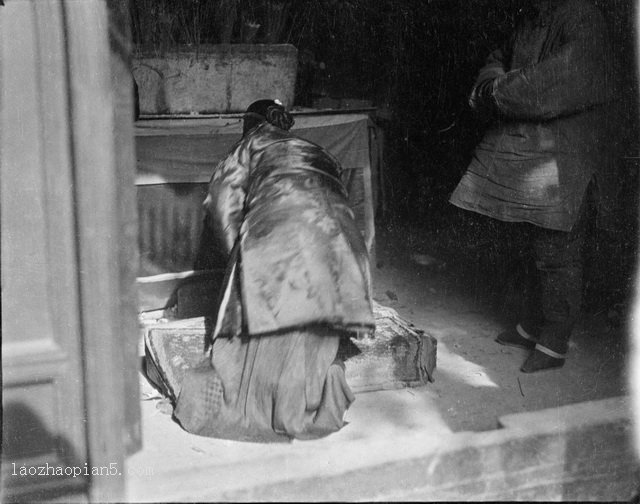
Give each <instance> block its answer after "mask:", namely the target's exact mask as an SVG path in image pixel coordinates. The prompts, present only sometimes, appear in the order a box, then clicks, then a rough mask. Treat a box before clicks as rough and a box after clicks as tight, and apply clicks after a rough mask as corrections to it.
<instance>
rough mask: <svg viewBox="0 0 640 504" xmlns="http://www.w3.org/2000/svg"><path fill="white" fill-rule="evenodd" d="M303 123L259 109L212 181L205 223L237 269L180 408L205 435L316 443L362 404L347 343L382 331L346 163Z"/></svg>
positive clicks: (265, 106) (268, 104)
mask: <svg viewBox="0 0 640 504" xmlns="http://www.w3.org/2000/svg"><path fill="white" fill-rule="evenodd" d="M292 125H293V118H292V116H291V115H290V114H289V113H288V112H287V111H286V110H285V109H284V107H283V106H282V105H281V104H279V103H278V102H276V101H273V100H260V101H257V102H255V103H253V104H251V105H250V106H249V108H248V109H247V111H246V113H245V115H244V124H243V137H242V139H241V140H240V141H239V142H238V143H237V144H236V145H235V147H233V149H232V150H231V152H230V154H229V155H228V156H227V158H226V159H224V160H223V161H222V162H221V163H220V164H219V165H218V166H217V167H216V169H215V171H214V173H213V177H212V178H211V182H210V185H209V194H208V196H207V198H206V200H205V202H204V208H205V212H206V219H205V222H206V223H207V225H209V226H210V227H211V231H212V233H213V236H214V238H215V240H216V242H217V245H218V247H219V249H220V250H221V251H222V252H223V253H224V254H225V255H226V257H227V258H228V266H227V275H226V279H225V282H224V286H223V294H222V296H221V303H220V307H219V311H218V317H217V321H216V327H215V330H214V333H213V344H212V349H211V359H210V362H207V363H206V365H204V366H202V367H200V368H196V369H194V370H192V371H190V372H189V373H188V374H187V376H186V377H185V379H184V381H183V384H182V388H181V391H180V394H179V397H178V399H177V402H176V409H175V417H176V419H177V420H178V421H179V422H180V423H181V425H182V426H183V427H184V428H185V429H186V430H187V431H189V432H192V433H195V434H200V435H205V436H214V437H222V438H228V439H240V440H254V441H277V440H283V439H284V440H286V439H290V438H300V439H308V438H316V437H320V436H325V435H327V434H329V433H331V432H334V431H337V430H339V429H340V428H341V427H342V426H343V416H344V413H345V412H346V410H347V408H348V407H349V405H350V404H351V402H352V401H353V400H354V396H353V394H352V392H351V389H350V388H349V385H348V384H347V382H346V380H345V373H344V371H345V368H344V364H343V362H342V361H341V360H340V359H339V358H338V348H339V346H343V348H347V347H345V346H344V345H345V344H346V345H347V346H348V345H349V344H351V345H352V348H354V347H355V346H353V344H352V343H350V340H349V337H350V336H353V335H354V334H356V333H358V332H371V331H373V330H374V324H375V323H374V318H373V311H372V305H371V293H370V273H369V262H368V256H367V251H366V248H365V245H364V242H363V239H362V236H361V234H360V232H359V230H358V228H357V227H356V224H355V221H354V216H353V213H352V211H351V209H350V208H349V206H348V203H347V194H346V191H345V189H344V187H343V185H342V183H341V181H340V175H341V171H342V168H341V167H340V164H339V163H338V162H337V160H336V159H335V158H334V157H333V156H331V155H330V154H329V153H327V152H326V151H325V150H323V149H322V148H321V147H319V146H318V145H315V144H313V143H311V142H308V141H306V140H302V139H300V138H297V137H296V136H294V135H292V134H291V133H289V132H288V130H289V128H290V127H291V126H292ZM341 353H342V352H341Z"/></svg>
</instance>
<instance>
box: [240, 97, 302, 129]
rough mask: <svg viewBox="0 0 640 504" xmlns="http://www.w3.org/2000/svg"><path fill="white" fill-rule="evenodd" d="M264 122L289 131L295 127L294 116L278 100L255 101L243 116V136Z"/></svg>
mask: <svg viewBox="0 0 640 504" xmlns="http://www.w3.org/2000/svg"><path fill="white" fill-rule="evenodd" d="M263 122H268V123H269V124H272V125H273V126H276V127H277V128H280V129H283V130H286V131H288V130H289V129H290V128H291V126H293V123H294V120H293V116H292V115H291V114H290V113H289V112H287V111H286V110H285V108H284V106H283V105H282V103H280V102H279V101H278V100H258V101H254V102H253V103H252V104H251V105H249V107H248V108H247V110H246V112H245V113H244V116H243V125H242V134H243V135H246V134H247V133H248V132H249V131H251V130H252V129H253V128H255V127H256V126H258V124H261V123H263Z"/></svg>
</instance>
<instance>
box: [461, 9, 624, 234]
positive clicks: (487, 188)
mask: <svg viewBox="0 0 640 504" xmlns="http://www.w3.org/2000/svg"><path fill="white" fill-rule="evenodd" d="M537 4H538V6H539V10H538V12H537V15H536V16H528V17H524V18H523V19H522V20H521V22H520V23H519V25H518V26H517V28H516V30H515V34H514V36H513V37H512V38H511V40H510V42H509V43H508V44H506V47H505V48H503V49H499V50H496V51H495V52H493V53H492V54H491V55H490V56H489V58H488V59H487V62H486V65H485V67H483V68H482V70H481V71H480V73H479V76H478V78H477V81H476V83H475V85H474V88H473V91H472V94H471V98H470V103H471V106H472V107H473V108H475V109H476V110H478V111H480V112H485V113H489V114H490V113H492V112H493V113H494V114H495V116H496V120H494V122H493V123H492V125H491V127H489V128H488V130H487V132H486V134H485V136H484V138H483V140H482V141H481V142H480V143H479V145H478V146H477V147H476V149H475V152H474V155H473V158H472V161H471V163H470V165H469V167H468V170H467V172H466V173H465V175H464V176H463V178H462V180H461V181H460V183H459V185H458V187H457V188H456V190H455V191H454V193H453V194H452V196H451V202H452V203H453V204H455V205H457V206H459V207H462V208H465V209H467V210H472V211H475V212H478V213H481V214H485V215H489V216H491V217H494V218H497V219H500V220H504V221H512V222H513V221H518V222H529V223H532V224H535V225H538V226H541V227H544V228H549V229H556V230H562V231H570V230H571V228H572V226H573V224H574V222H575V220H576V217H577V215H578V213H579V210H580V206H581V204H582V201H583V197H584V194H585V190H586V188H587V186H588V184H589V182H590V181H591V180H592V179H593V178H594V177H595V181H596V186H597V189H598V196H599V202H600V204H601V205H600V208H601V209H603V210H605V211H606V210H607V208H608V206H610V204H611V203H612V199H611V195H612V194H614V191H615V186H614V185H613V184H614V183H615V181H613V180H612V179H611V177H610V174H611V172H612V167H611V165H612V150H611V146H612V139H611V137H610V136H609V135H610V129H611V127H612V125H613V121H614V120H615V118H614V117H612V109H611V107H610V105H609V104H610V102H611V101H612V99H613V98H614V79H613V71H612V62H611V53H610V46H609V41H608V34H607V26H606V24H605V20H604V18H603V16H602V14H601V13H600V11H599V10H598V9H597V8H596V7H595V6H594V5H593V4H592V3H591V2H589V1H588V0H558V1H554V0H548V1H546V2H545V1H539V2H537Z"/></svg>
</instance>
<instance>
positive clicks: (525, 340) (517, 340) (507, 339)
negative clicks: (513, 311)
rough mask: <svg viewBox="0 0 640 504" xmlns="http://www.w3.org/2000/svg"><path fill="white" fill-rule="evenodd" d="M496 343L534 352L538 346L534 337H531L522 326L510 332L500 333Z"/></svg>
mask: <svg viewBox="0 0 640 504" xmlns="http://www.w3.org/2000/svg"><path fill="white" fill-rule="evenodd" d="M523 333H524V334H526V335H527V337H525V336H523ZM496 341H497V342H498V343H500V344H501V345H507V346H512V347H517V348H524V349H525V350H533V348H534V347H535V346H536V341H535V340H534V339H533V336H530V335H529V334H528V333H527V332H526V331H525V330H524V329H522V326H520V324H518V325H517V326H516V327H514V328H512V329H509V330H508V331H504V332H503V333H500V334H499V335H498V337H497V338H496Z"/></svg>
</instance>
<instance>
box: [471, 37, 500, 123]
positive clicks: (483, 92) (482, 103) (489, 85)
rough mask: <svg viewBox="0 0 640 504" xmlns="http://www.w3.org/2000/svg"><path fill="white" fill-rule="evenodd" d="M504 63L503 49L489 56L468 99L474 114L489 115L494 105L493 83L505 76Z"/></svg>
mask: <svg viewBox="0 0 640 504" xmlns="http://www.w3.org/2000/svg"><path fill="white" fill-rule="evenodd" d="M505 61H506V58H505V51H504V49H496V50H495V51H493V52H492V53H491V54H490V55H489V57H488V58H487V61H486V62H485V65H484V66H483V67H482V69H481V70H480V72H479V73H478V77H477V78H476V82H475V84H474V85H473V89H472V90H471V96H470V97H469V105H470V106H471V108H472V109H473V110H475V111H476V112H480V113H489V112H490V111H491V110H490V109H491V108H492V107H493V106H494V105H495V103H494V100H493V88H494V82H495V81H496V79H497V78H498V77H502V76H503V75H505V74H506V70H505V67H506V64H505Z"/></svg>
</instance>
